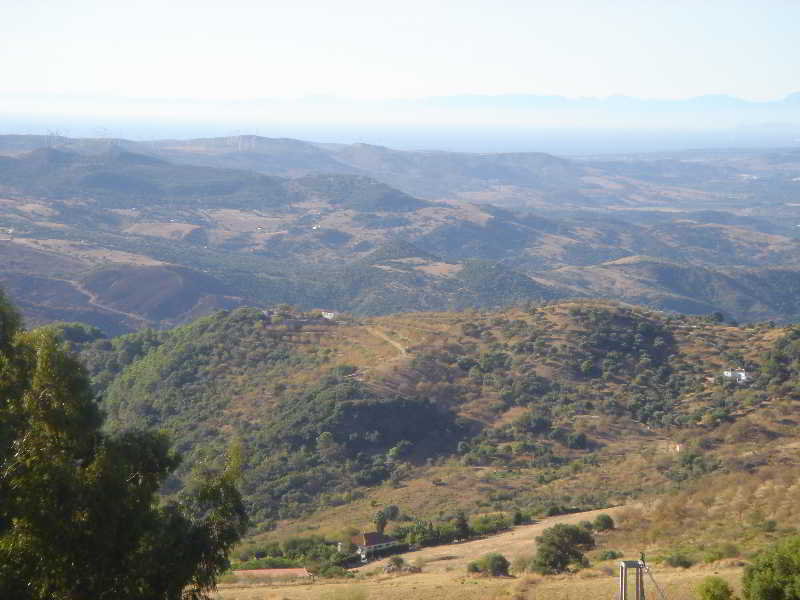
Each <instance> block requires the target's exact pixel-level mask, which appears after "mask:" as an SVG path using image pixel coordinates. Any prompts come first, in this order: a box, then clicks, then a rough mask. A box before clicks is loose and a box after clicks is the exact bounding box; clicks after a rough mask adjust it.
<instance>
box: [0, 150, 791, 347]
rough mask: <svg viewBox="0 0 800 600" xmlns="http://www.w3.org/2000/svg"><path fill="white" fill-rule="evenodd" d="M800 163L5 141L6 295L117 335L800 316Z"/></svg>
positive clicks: (1, 235)
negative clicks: (634, 313)
mask: <svg viewBox="0 0 800 600" xmlns="http://www.w3.org/2000/svg"><path fill="white" fill-rule="evenodd" d="M797 225H800V150H796V149H791V148H789V149H776V150H768V151H751V150H747V151H746V150H736V151H692V152H684V153H661V154H653V155H621V156H616V157H611V158H604V159H602V160H600V159H583V160H574V159H573V160H568V159H564V158H559V157H555V156H552V155H549V154H544V153H503V154H474V153H452V152H433V151H431V152H409V151H399V150H394V149H390V148H386V147H381V146H371V145H366V144H354V145H335V144H319V143H311V142H303V141H299V140H292V139H272V138H263V137H258V136H234V137H227V138H205V139H193V140H156V141H150V142H134V141H129V140H121V139H120V140H108V139H76V138H64V137H57V136H49V137H48V136H0V252H1V253H2V256H3V258H4V261H3V264H2V266H0V285H3V286H4V287H5V288H7V290H8V291H9V292H10V294H11V296H12V297H13V298H14V299H15V301H16V302H17V303H18V305H19V306H20V307H21V308H22V310H23V312H24V313H25V315H26V317H27V318H28V319H29V321H30V322H31V323H42V322H48V321H53V320H80V321H85V322H88V323H91V324H94V325H97V326H98V327H101V328H103V329H104V330H106V331H108V332H111V333H120V332H124V331H131V330H136V329H141V328H142V327H167V326H172V325H175V324H179V323H183V322H186V321H187V320H189V319H192V318H195V317H197V316H199V315H202V314H207V313H209V312H212V311H214V310H217V309H220V308H233V307H237V306H242V305H248V304H249V305H256V306H263V307H267V306H270V305H273V304H276V303H290V304H293V305H296V306H298V307H300V308H303V309H311V308H325V309H329V310H334V311H352V312H355V313H359V314H383V313H388V312H395V311H403V310H421V309H423V310H442V309H451V308H452V309H460V308H467V307H496V306H505V305H509V304H519V303H523V302H528V301H534V302H539V301H543V300H552V299H556V298H564V297H576V296H579V297H596V296H600V297H605V298H614V299H621V300H625V301H630V302H636V303H640V304H647V305H650V306H653V307H657V308H660V309H669V310H678V311H681V312H690V313H708V312H714V311H721V312H723V313H725V314H726V315H729V316H730V317H733V318H736V319H740V320H742V319H743V320H754V319H755V320H766V319H776V320H789V319H795V318H797V317H798V316H799V315H800V304H798V302H797V300H796V299H797V298H798V297H800V295H798V293H797V292H798V291H800V252H798V250H800V248H799V247H798V227H797Z"/></svg>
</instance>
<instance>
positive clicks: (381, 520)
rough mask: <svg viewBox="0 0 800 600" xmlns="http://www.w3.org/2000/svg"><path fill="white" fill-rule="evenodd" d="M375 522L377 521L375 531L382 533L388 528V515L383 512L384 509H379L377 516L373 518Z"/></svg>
mask: <svg viewBox="0 0 800 600" xmlns="http://www.w3.org/2000/svg"><path fill="white" fill-rule="evenodd" d="M372 521H373V523H375V531H377V532H378V533H380V534H383V530H384V529H386V515H385V514H383V511H382V510H379V511H378V512H376V513H375V517H373V519H372Z"/></svg>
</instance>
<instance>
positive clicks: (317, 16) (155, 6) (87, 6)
mask: <svg viewBox="0 0 800 600" xmlns="http://www.w3.org/2000/svg"><path fill="white" fill-rule="evenodd" d="M798 24H800V2H798V1H788V0H784V1H781V0H772V1H769V0H766V1H765V0H741V1H740V0H724V1H722V0H716V1H715V0H695V1H681V0H657V1H651V0H614V1H604V0H585V1H578V0H547V1H544V0H519V1H518V0H493V1H488V0H486V1H484V0H452V1H451V0H439V1H436V0H425V1H419V0H402V1H397V0H392V1H382V0H369V1H358V0H279V1H270V0H260V1H243V0H218V1H214V2H209V1H204V0H191V1H183V0H158V1H151V0H135V1H133V0H124V1H118V0H96V1H92V0H49V1H46V0H0V73H1V74H2V77H0V93H4V94H8V93H15V92H17V93H20V92H22V93H29V92H34V93H39V92H47V93H57V94H90V95H93V94H100V95H111V96H121V97H134V98H196V99H206V100H207V99H225V100H239V99H253V98H259V97H279V98H294V97H302V96H308V95H315V94H321V95H335V96H339V97H345V98H356V99H375V98H379V99H383V98H398V97H400V98H409V97H411V98H413V97H422V96H436V95H454V94H464V93H479V94H504V93H531V94H559V95H564V96H607V95H611V94H626V95H632V96H639V97H649V98H682V97H688V96H696V95H702V94H710V93H723V94H731V95H735V96H739V97H742V98H748V99H775V98H779V97H782V96H784V95H786V94H787V93H790V92H794V91H798V89H800V41H798V38H800V35H798Z"/></svg>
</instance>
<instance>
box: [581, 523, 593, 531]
mask: <svg viewBox="0 0 800 600" xmlns="http://www.w3.org/2000/svg"><path fill="white" fill-rule="evenodd" d="M578 527H580V528H581V529H585V530H586V531H594V525H593V524H592V522H591V521H581V522H580V523H578Z"/></svg>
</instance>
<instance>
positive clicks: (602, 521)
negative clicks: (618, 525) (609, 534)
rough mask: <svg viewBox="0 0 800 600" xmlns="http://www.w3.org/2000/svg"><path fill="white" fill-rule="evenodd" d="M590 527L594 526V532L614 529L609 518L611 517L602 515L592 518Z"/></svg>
mask: <svg viewBox="0 0 800 600" xmlns="http://www.w3.org/2000/svg"><path fill="white" fill-rule="evenodd" d="M592 525H594V528H595V530H596V531H608V530H609V529H614V519H612V518H611V515H607V514H606V513H603V514H600V515H597V516H596V517H595V518H594V522H593V523H592Z"/></svg>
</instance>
